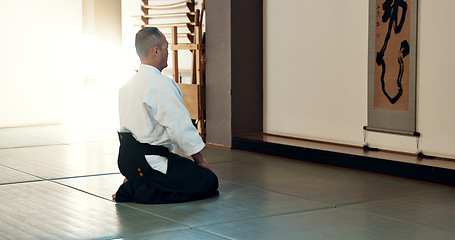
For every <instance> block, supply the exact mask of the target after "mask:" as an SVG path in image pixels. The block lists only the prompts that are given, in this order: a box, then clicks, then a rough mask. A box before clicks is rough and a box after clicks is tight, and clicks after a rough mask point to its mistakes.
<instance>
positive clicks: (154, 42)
mask: <svg viewBox="0 0 455 240" xmlns="http://www.w3.org/2000/svg"><path fill="white" fill-rule="evenodd" d="M168 44H169V43H168V42H167V40H166V37H165V36H164V35H163V33H161V32H160V30H158V28H156V27H148V28H143V29H141V30H140V31H139V32H138V33H137V34H136V52H137V55H139V58H140V59H141V63H142V64H147V65H151V66H154V67H156V68H157V69H158V70H160V71H162V70H163V69H164V68H166V67H167V57H168V51H167V48H168Z"/></svg>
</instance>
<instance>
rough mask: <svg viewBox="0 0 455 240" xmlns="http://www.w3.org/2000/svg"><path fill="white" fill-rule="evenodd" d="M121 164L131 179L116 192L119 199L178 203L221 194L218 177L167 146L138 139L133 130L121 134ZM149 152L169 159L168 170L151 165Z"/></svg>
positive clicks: (122, 169) (122, 171)
mask: <svg viewBox="0 0 455 240" xmlns="http://www.w3.org/2000/svg"><path fill="white" fill-rule="evenodd" d="M119 139H120V148H119V155H118V166H119V169H120V172H121V173H122V174H123V175H124V176H125V177H126V178H127V179H128V181H127V182H125V183H123V184H122V185H121V186H120V187H119V189H118V191H117V194H116V197H115V201H117V202H137V203H148V204H156V203H178V202H187V201H193V200H200V199H204V198H208V197H212V196H215V195H218V194H219V193H218V178H217V176H216V175H215V174H214V173H213V172H212V171H210V170H208V169H206V168H203V167H200V166H199V165H197V164H196V163H195V162H193V161H191V160H190V159H187V158H184V157H181V156H179V155H177V154H174V153H171V152H169V150H168V149H167V148H166V147H163V146H152V145H149V144H146V143H140V142H138V141H136V139H135V138H134V137H133V135H132V134H131V133H123V132H122V133H119ZM145 155H159V156H163V157H166V158H167V159H168V168H167V173H166V174H164V173H161V172H159V171H157V170H154V169H153V168H151V167H150V165H149V164H148V163H147V161H146V159H145Z"/></svg>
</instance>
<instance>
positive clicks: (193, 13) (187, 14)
mask: <svg viewBox="0 0 455 240" xmlns="http://www.w3.org/2000/svg"><path fill="white" fill-rule="evenodd" d="M195 15H196V13H195V12H181V13H166V14H153V15H136V16H133V17H134V18H142V17H143V18H149V19H151V18H172V17H188V18H189V17H192V16H195Z"/></svg>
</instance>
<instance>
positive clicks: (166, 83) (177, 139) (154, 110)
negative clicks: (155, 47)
mask: <svg viewBox="0 0 455 240" xmlns="http://www.w3.org/2000/svg"><path fill="white" fill-rule="evenodd" d="M159 80H160V81H159V82H158V84H156V85H155V86H157V87H154V88H152V89H151V90H150V91H149V92H148V94H147V97H146V99H145V103H144V104H146V106H145V107H146V108H147V111H148V112H149V114H151V115H152V116H151V117H153V118H154V119H155V120H156V121H157V122H158V123H159V124H160V125H162V126H163V127H164V128H165V129H166V132H167V133H168V134H169V137H170V139H171V141H172V142H173V143H174V144H175V145H176V146H178V147H179V148H180V149H182V150H183V152H184V153H185V154H186V155H187V156H191V155H193V154H196V153H198V152H200V151H201V150H202V149H203V148H204V147H205V144H204V142H203V141H202V139H201V137H200V136H199V132H198V131H197V129H196V128H195V127H194V125H193V123H192V122H191V117H190V113H189V112H188V110H187V109H186V108H185V106H184V104H183V100H182V94H181V92H180V89H179V88H178V85H176V84H174V82H173V81H172V80H171V79H168V78H166V77H163V78H161V79H159Z"/></svg>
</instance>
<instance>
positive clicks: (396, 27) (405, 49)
mask: <svg viewBox="0 0 455 240" xmlns="http://www.w3.org/2000/svg"><path fill="white" fill-rule="evenodd" d="M400 8H401V18H400V19H398V14H399V10H400ZM407 8H408V5H407V3H406V2H405V1H403V0H386V1H385V2H384V3H383V4H382V10H383V11H384V15H382V22H383V23H387V22H388V23H389V25H388V30H387V35H386V36H385V39H384V44H383V46H382V48H381V50H380V51H379V52H378V53H377V55H376V64H377V65H378V66H381V67H382V73H381V86H382V92H383V93H384V95H385V96H386V97H387V99H388V100H389V101H390V103H392V104H395V103H396V102H397V101H398V100H399V99H400V97H401V95H402V94H403V86H402V85H401V80H402V78H403V71H404V63H403V58H405V57H406V56H407V55H408V54H409V51H410V49H409V43H408V41H406V40H403V41H402V42H401V46H400V54H399V56H398V63H399V65H400V69H399V71H398V76H397V82H396V83H397V87H398V92H397V94H396V95H395V96H393V97H391V96H390V95H389V93H388V92H387V90H386V86H385V80H384V77H385V73H386V62H385V60H384V55H385V53H386V50H387V44H388V42H389V39H390V37H391V33H392V29H393V31H394V33H395V34H398V33H400V32H401V29H402V28H403V24H404V22H405V19H406V12H407Z"/></svg>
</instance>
